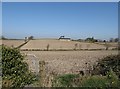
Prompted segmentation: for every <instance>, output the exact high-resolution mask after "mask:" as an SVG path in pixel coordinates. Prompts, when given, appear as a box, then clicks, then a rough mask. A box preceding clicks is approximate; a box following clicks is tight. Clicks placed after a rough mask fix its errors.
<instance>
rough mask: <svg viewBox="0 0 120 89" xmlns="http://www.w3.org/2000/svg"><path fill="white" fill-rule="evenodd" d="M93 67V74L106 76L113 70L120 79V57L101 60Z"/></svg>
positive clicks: (114, 56) (108, 57)
mask: <svg viewBox="0 0 120 89" xmlns="http://www.w3.org/2000/svg"><path fill="white" fill-rule="evenodd" d="M93 67H94V69H93V71H92V73H93V74H98V75H99V74H101V75H106V74H107V72H108V71H110V69H112V70H113V71H114V72H115V73H116V74H117V75H118V77H119V78H120V55H110V56H107V57H105V58H103V59H100V60H99V61H98V64H97V65H94V66H93Z"/></svg>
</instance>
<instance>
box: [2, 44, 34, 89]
mask: <svg viewBox="0 0 120 89" xmlns="http://www.w3.org/2000/svg"><path fill="white" fill-rule="evenodd" d="M1 59H2V86H3V87H12V88H15V89H16V87H24V86H25V85H29V84H31V83H32V82H33V81H35V80H36V78H35V76H34V74H32V73H31V72H30V71H29V70H28V65H27V63H25V62H23V61H24V56H23V55H21V53H20V51H19V49H16V48H10V47H6V46H2V58H1Z"/></svg>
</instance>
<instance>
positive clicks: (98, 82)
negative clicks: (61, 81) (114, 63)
mask: <svg viewBox="0 0 120 89" xmlns="http://www.w3.org/2000/svg"><path fill="white" fill-rule="evenodd" d="M119 85H120V81H119V79H118V76H117V75H116V74H115V73H114V72H113V71H112V70H111V71H110V72H108V73H107V75H106V76H99V75H94V76H88V77H86V78H85V77H83V79H82V81H81V83H80V86H81V87H96V88H101V89H106V88H107V89H109V88H111V87H116V88H120V87H119Z"/></svg>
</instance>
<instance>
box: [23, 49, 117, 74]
mask: <svg viewBox="0 0 120 89" xmlns="http://www.w3.org/2000/svg"><path fill="white" fill-rule="evenodd" d="M22 53H27V54H30V55H35V56H36V57H37V60H39V61H45V63H46V71H47V72H48V73H52V72H54V73H55V74H66V73H78V72H79V71H80V70H83V71H84V70H86V69H88V68H90V67H91V66H92V65H93V64H95V62H96V61H97V60H98V59H100V58H103V57H105V56H107V55H112V54H118V51H23V52H22ZM30 60H31V59H28V61H30ZM37 62H38V61H37ZM29 63H31V62H29ZM37 64H38V63H37ZM29 65H31V64H29ZM38 69H39V68H38ZM38 69H37V70H38Z"/></svg>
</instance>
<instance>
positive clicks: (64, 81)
mask: <svg viewBox="0 0 120 89" xmlns="http://www.w3.org/2000/svg"><path fill="white" fill-rule="evenodd" d="M77 77H78V75H76V74H65V75H61V76H57V77H56V78H55V80H54V82H53V86H54V87H72V86H73V85H72V82H73V79H74V78H77Z"/></svg>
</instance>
